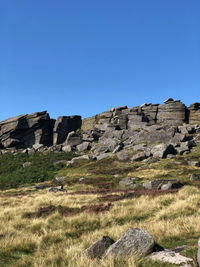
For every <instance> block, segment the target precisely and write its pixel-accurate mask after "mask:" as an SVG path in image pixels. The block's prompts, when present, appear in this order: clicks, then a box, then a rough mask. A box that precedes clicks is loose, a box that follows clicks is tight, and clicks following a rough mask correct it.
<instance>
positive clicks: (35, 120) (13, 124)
mask: <svg viewBox="0 0 200 267" xmlns="http://www.w3.org/2000/svg"><path fill="white" fill-rule="evenodd" d="M52 127H53V126H52V120H51V119H50V117H49V114H48V113H47V112H46V111H42V112H35V113H33V114H25V115H20V116H17V117H12V118H9V119H7V120H4V121H1V122H0V145H1V146H2V147H3V148H8V147H16V148H17V149H20V148H22V149H24V148H28V147H32V146H33V145H34V144H44V145H46V146H49V145H51V144H52V139H53V136H52Z"/></svg>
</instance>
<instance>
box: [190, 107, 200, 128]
mask: <svg viewBox="0 0 200 267" xmlns="http://www.w3.org/2000/svg"><path fill="white" fill-rule="evenodd" d="M189 123H190V124H198V125H200V103H193V104H191V105H190V107H189Z"/></svg>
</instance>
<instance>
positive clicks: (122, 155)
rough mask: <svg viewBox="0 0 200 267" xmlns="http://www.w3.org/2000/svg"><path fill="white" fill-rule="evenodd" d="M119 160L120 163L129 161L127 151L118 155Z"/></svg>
mask: <svg viewBox="0 0 200 267" xmlns="http://www.w3.org/2000/svg"><path fill="white" fill-rule="evenodd" d="M117 158H118V160H119V161H126V160H129V153H128V152H127V151H121V152H118V153H117Z"/></svg>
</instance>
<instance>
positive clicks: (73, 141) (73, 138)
mask: <svg viewBox="0 0 200 267" xmlns="http://www.w3.org/2000/svg"><path fill="white" fill-rule="evenodd" d="M81 142H82V137H81V135H80V134H78V133H75V132H74V131H72V132H70V133H69V134H68V136H67V139H66V141H65V143H64V146H65V145H70V146H71V147H73V146H77V145H80V144H81Z"/></svg>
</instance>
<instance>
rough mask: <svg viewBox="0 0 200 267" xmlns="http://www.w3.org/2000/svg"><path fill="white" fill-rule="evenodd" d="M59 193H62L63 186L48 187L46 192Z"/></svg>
mask: <svg viewBox="0 0 200 267" xmlns="http://www.w3.org/2000/svg"><path fill="white" fill-rule="evenodd" d="M59 191H63V186H62V185H60V186H57V187H50V188H48V192H53V193H57V192H59Z"/></svg>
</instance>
